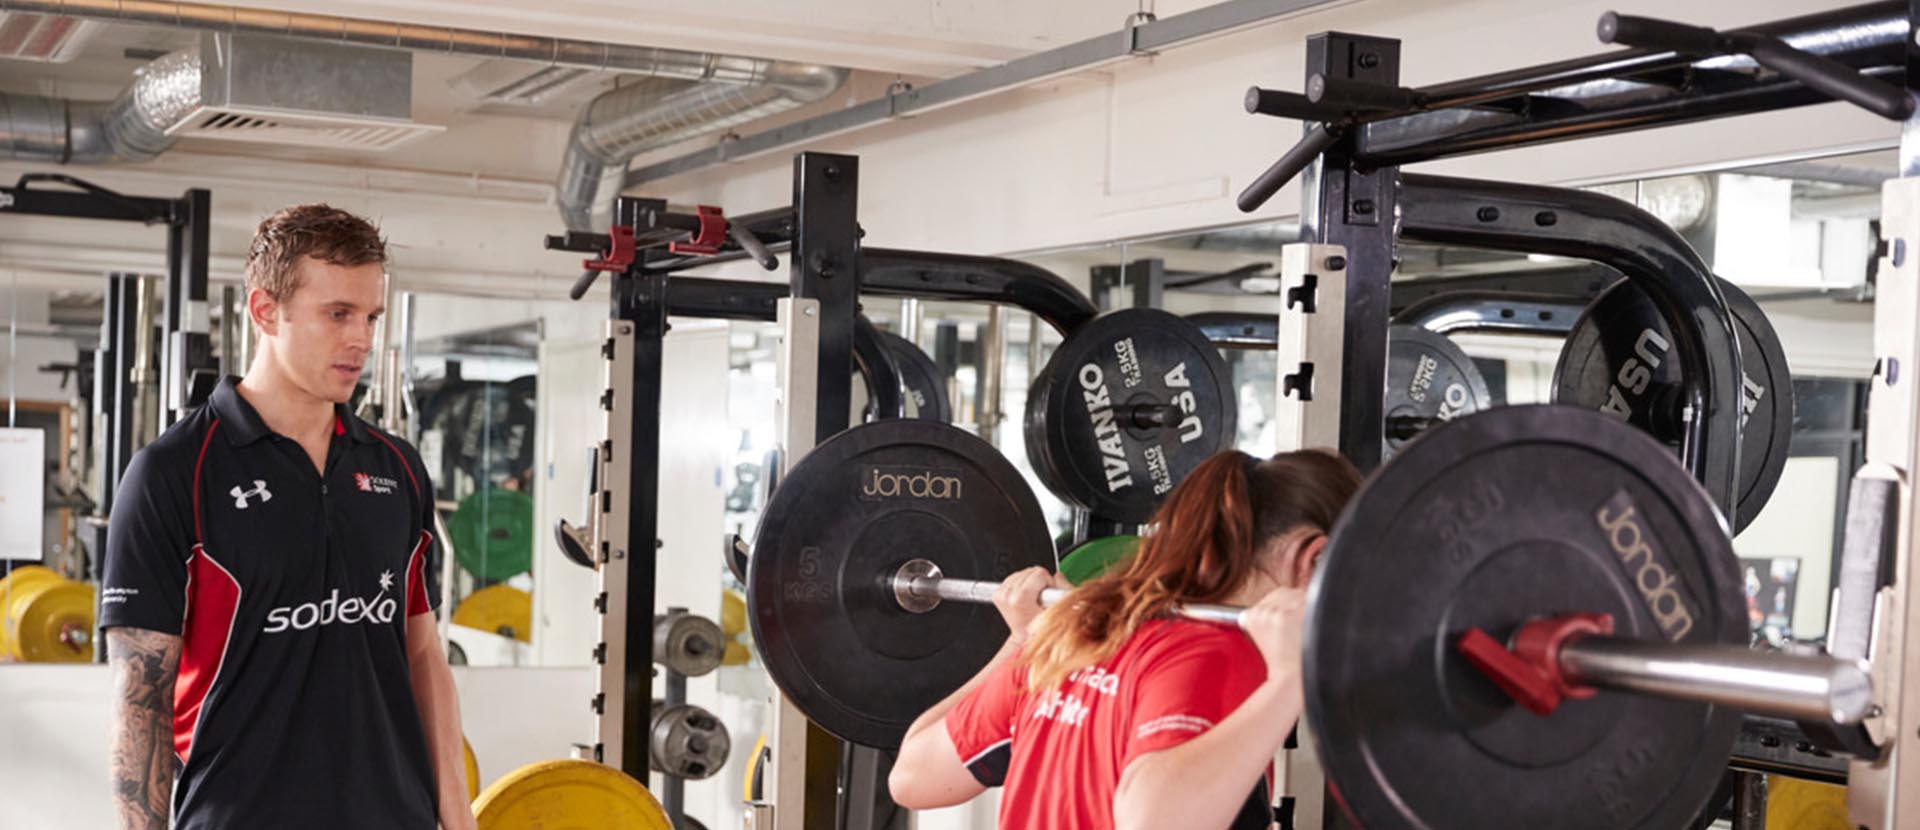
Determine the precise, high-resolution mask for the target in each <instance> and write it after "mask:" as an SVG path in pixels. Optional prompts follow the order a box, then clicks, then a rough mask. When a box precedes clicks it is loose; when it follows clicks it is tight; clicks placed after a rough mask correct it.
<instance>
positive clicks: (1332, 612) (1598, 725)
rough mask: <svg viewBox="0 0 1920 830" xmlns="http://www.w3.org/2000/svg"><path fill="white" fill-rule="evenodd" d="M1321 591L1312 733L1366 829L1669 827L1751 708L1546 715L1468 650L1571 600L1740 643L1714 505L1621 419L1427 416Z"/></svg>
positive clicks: (1634, 627) (1517, 410)
mask: <svg viewBox="0 0 1920 830" xmlns="http://www.w3.org/2000/svg"><path fill="white" fill-rule="evenodd" d="M1308 596H1309V605H1308V610H1307V618H1306V625H1305V628H1304V630H1303V633H1302V641H1303V643H1304V644H1305V648H1304V660H1305V676H1304V685H1305V696H1306V714H1307V721H1308V725H1309V731H1311V732H1312V734H1313V735H1314V736H1315V737H1316V739H1317V742H1318V749H1319V754H1320V758H1321V761H1322V763H1323V764H1324V766H1325V769H1326V770H1327V772H1328V775H1329V777H1330V778H1331V779H1332V781H1333V782H1334V785H1335V786H1336V788H1337V790H1338V792H1339V793H1340V799H1341V801H1342V803H1344V804H1345V805H1346V808H1347V809H1348V810H1349V811H1350V812H1351V813H1352V814H1353V818H1354V819H1355V820H1356V821H1357V822H1358V823H1359V824H1361V825H1362V826H1368V827H1421V828H1430V830H1441V828H1484V827H1552V828H1556V830H1582V829H1583V828H1594V829H1595V830H1597V829H1598V828H1608V829H1609V830H1619V829H1620V828H1649V829H1651V828H1661V830H1665V829H1666V828H1673V827H1680V826H1683V825H1685V824H1686V822H1687V821H1688V820H1690V819H1692V818H1693V817H1694V815H1695V814H1696V813H1697V812H1698V811H1699V810H1700V807H1701V805H1702V804H1703V803H1704V802H1705V801H1706V799H1707V797H1708V795H1709V794H1710V793H1712V792H1713V789H1714V786H1715V785H1716V784H1717V783H1718V782H1719V779H1720V773H1721V769H1722V767H1723V766H1724V759H1725V758H1726V757H1727V755H1728V753H1729V751H1730V750H1731V748H1732V745H1733V740H1734V736H1735V734H1736V732H1737V731H1738V729H1739V723H1740V716H1739V713H1737V712H1734V711H1732V710H1729V709H1726V708H1724V707H1714V706H1711V705H1707V704H1699V703H1686V702H1677V701H1670V700H1663V699H1660V698H1655V697H1649V696H1645V695H1634V694H1627V693H1620V692H1611V691H1601V692H1600V693H1599V694H1598V695H1596V696H1595V697H1593V698H1591V699H1586V700H1572V701H1568V702H1567V703H1565V704H1563V705H1562V706H1561V707H1560V709H1559V710H1558V711H1556V712H1555V713H1554V714H1552V715H1551V716H1548V717H1540V716H1536V715H1534V714H1532V713H1530V712H1528V711H1526V710H1525V709H1523V708H1521V707H1520V706H1518V705H1516V704H1514V703H1512V702H1511V700H1510V699H1509V698H1508V697H1507V696H1506V695H1505V694H1504V693H1502V692H1501V691H1500V690H1499V688H1498V687H1496V686H1495V685H1494V684H1493V683H1492V682H1491V681H1489V680H1487V679H1486V678H1485V677H1484V676H1483V675H1481V674H1480V673H1479V672H1478V671H1476V670H1475V669H1474V668H1473V667H1471V666H1470V665H1468V664H1467V662H1466V661H1465V660H1464V659H1463V658H1461V657H1460V656H1459V655H1458V652H1457V651H1456V649H1455V646H1456V641H1457V640H1458V639H1459V637H1460V636H1461V634H1463V633H1464V632H1465V631H1467V630H1468V629H1470V628H1474V627H1478V628H1481V629H1483V630H1485V631H1486V632H1487V633H1488V634H1490V635H1492V636H1493V637H1494V638H1496V639H1500V640H1502V641H1504V640H1505V638H1506V637H1508V636H1509V635H1510V634H1511V633H1512V632H1513V631H1514V629H1515V628H1516V627H1517V626H1518V625H1519V624H1520V623H1523V622H1525V621H1526V620H1528V619H1530V618H1534V617H1541V616H1547V615H1556V614H1563V613H1568V612H1599V613H1608V614H1612V615H1613V618H1614V621H1615V624H1616V631H1617V633H1618V635H1619V636H1625V637H1638V638H1647V639H1656V638H1657V639H1661V640H1667V641H1676V642H1683V643H1738V644H1742V645H1744V644H1745V643H1746V638H1747V629H1746V618H1745V606H1744V603H1743V601H1742V600H1743V598H1742V594H1741V589H1740V578H1739V573H1738V570H1737V568H1736V560H1735V558H1734V555H1733V551H1732V545H1731V543H1730V542H1729V540H1728V539H1727V536H1726V533H1725V531H1724V529H1723V527H1722V525H1721V523H1720V518H1719V514H1718V513H1717V512H1716V511H1715V510H1714V508H1713V506H1712V504H1711V502H1710V501H1709V500H1708V498H1707V496H1706V493H1705V491H1704V490H1702V489H1701V487H1700V486H1699V485H1698V484H1697V483H1696V482H1694V481H1693V480H1692V479H1691V478H1690V477H1689V476H1688V475H1687V473H1686V471H1685V470H1684V469H1682V468H1681V467H1680V465H1679V464H1678V462H1677V461H1676V460H1675V459H1674V457H1673V455H1672V454H1671V453H1670V452H1668V451H1667V450H1666V448H1664V447H1662V446H1661V445H1660V444H1659V443H1658V442H1656V441H1654V440H1653V439H1651V438H1649V437H1648V436H1646V435H1645V434H1644V433H1642V432H1640V431H1638V430H1634V429H1631V428H1629V427H1626V426H1623V425H1621V424H1620V423H1619V422H1618V421H1616V420H1614V419H1611V418H1609V417H1607V416H1605V415H1601V414H1599V413H1597V412H1593V411H1592V410H1587V409H1581V408H1575V407H1569V406H1510V407H1500V408H1496V409H1492V410H1488V411H1486V412H1482V413H1479V414H1476V415H1471V416H1466V417H1464V418H1461V419H1458V420H1455V421H1452V422H1449V423H1446V424H1442V425H1440V426H1438V427H1435V428H1433V429H1431V430H1428V432H1427V433H1426V434H1425V435H1423V436H1422V437H1421V439H1420V440H1419V441H1415V442H1412V443H1409V444H1408V445H1407V446H1406V447H1405V448H1403V449H1402V451H1401V452H1400V454H1399V455H1398V456H1397V457H1396V458H1395V459H1394V460H1393V462H1392V463H1390V464H1388V465H1387V466H1385V467H1384V468H1383V469H1382V470H1380V471H1379V472H1378V473H1377V474H1375V475H1374V476H1372V477H1371V478H1370V479H1368V481H1367V482H1366V484H1365V485H1364V486H1363V487H1362V488H1361V490H1360V492H1359V493H1358V494H1357V495H1356V496H1355V497H1354V500H1353V502H1352V503H1351V504H1350V505H1349V506H1348V508H1347V510H1346V512H1345V513H1344V514H1342V516H1341V519H1340V521H1339V522H1338V523H1337V524H1336V525H1335V527H1334V529H1333V532H1332V534H1331V538H1330V541H1329V543H1328V548H1327V553H1326V555H1325V560H1324V561H1323V562H1322V564H1321V566H1320V569H1319V571H1318V573H1317V574H1316V575H1315V577H1314V580H1313V583H1312V585H1311V587H1310V588H1309V593H1308Z"/></svg>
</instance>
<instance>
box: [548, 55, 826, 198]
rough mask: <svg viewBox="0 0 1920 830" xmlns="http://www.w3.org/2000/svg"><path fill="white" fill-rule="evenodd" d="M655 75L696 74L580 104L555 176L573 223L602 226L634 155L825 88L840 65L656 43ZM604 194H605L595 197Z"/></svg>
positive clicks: (809, 98) (805, 99)
mask: <svg viewBox="0 0 1920 830" xmlns="http://www.w3.org/2000/svg"><path fill="white" fill-rule="evenodd" d="M661 64H662V71H661V72H660V75H661V77H667V78H686V77H688V76H689V75H692V76H694V77H696V78H698V79H700V80H701V81H702V83H699V84H696V85H694V86H692V87H686V88H682V89H678V90H677V91H666V92H663V91H662V89H661V87H660V86H659V85H658V84H647V83H641V84H636V85H634V86H628V87H621V88H619V89H614V90H611V91H608V92H606V93H604V94H602V95H601V96H600V97H598V98H595V99H593V101H592V103H589V104H587V106H586V108H584V109H582V110H581V111H580V117H579V118H578V119H577V120H575V121H574V124H573V134H572V135H571V137H569V139H568V141H567V152H566V155H565V157H563V158H562V160H561V162H560V180H559V181H558V182H556V183H555V187H556V188H557V190H558V200H559V202H560V216H561V218H562V219H563V220H564V221H565V222H566V223H567V227H568V228H569V229H572V230H589V229H593V228H599V227H604V226H605V225H606V224H607V223H608V221H609V220H610V219H611V218H612V207H613V206H612V197H613V196H615V195H618V194H619V192H620V188H621V187H622V186H623V184H624V182H625V180H626V175H627V162H628V161H631V160H632V159H633V157H634V156H637V155H640V154H641V153H644V152H647V151H648V150H654V149H658V148H661V147H666V146H668V145H670V144H675V143H678V142H681V141H686V140H687V139H690V138H694V137H696V136H700V135H704V134H708V133H713V132H718V131H720V130H723V129H726V128H728V127H732V126H736V125H739V124H745V123H747V122H749V121H755V120H758V119H761V118H765V117H767V116H769V115H774V114H776V113H781V112H785V111H787V110H790V109H793V108H795V107H798V106H802V105H804V104H809V103H812V102H814V101H818V100H820V99H822V98H825V97H827V96H828V95H832V94H833V92H834V90H837V89H839V88H840V86H841V85H842V84H844V83H846V80H847V74H848V73H847V70H845V69H837V68H834V67H830V66H819V65H816V64H804V63H788V62H786V61H768V60H757V59H753V58H733V57H726V56H721V55H700V54H694V53H690V52H671V51H668V50H661ZM602 194H604V196H605V198H602Z"/></svg>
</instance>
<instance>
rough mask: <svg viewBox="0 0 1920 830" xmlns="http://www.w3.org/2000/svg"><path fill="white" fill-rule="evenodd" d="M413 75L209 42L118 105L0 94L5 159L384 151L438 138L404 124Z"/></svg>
mask: <svg viewBox="0 0 1920 830" xmlns="http://www.w3.org/2000/svg"><path fill="white" fill-rule="evenodd" d="M412 66H413V56H412V55H411V54H409V53H407V52H402V51H398V50H393V49H377V48H371V47H361V46H350V45H345V44H323V43H312V42H301V41H292V40H287V39H283V38H271V37H265V36H259V35H247V34H212V33H209V34H208V35H206V36H205V38H204V39H203V40H202V42H201V46H200V48H199V49H196V50H185V51H180V52H174V53H171V54H168V55H164V56H162V57H159V58H156V59H155V60H153V61H152V62H151V63H148V64H147V65H146V66H143V67H141V68H140V69H139V70H136V71H135V72H134V80H133V83H132V84H131V85H129V86H128V87H127V90H126V91H125V92H123V93H121V94H120V97H119V98H116V99H114V100H113V101H111V102H95V101H70V100H66V99H60V98H46V97H41V96H32V95H12V94H6V93H0V157H3V158H14V159H29V160H36V161H53V162H59V163H63V164H100V163H105V162H109V161H145V160H147V159H151V158H153V157H154V156H157V155H159V154H161V153H163V152H166V151H167V149H168V148H170V147H172V146H173V143H174V142H175V141H177V140H178V139H180V138H181V137H185V136H192V137H196V138H218V139H225V140H233V141H252V142H267V143H273V144H294V145H300V146H306V147H327V148H335V149H341V148H345V149H361V150H369V149H370V150H384V149H388V148H391V147H394V146H398V145H399V144H401V143H403V142H405V141H408V140H410V139H413V138H417V137H419V136H421V135H425V134H429V133H432V132H437V131H439V130H440V129H441V128H440V127H436V126H430V125H425V124H415V123H413V122H412V121H411V120H409V119H408V118H407V114H408V112H409V111H410V109H411V106H412V82H413V74H412V73H413V69H412Z"/></svg>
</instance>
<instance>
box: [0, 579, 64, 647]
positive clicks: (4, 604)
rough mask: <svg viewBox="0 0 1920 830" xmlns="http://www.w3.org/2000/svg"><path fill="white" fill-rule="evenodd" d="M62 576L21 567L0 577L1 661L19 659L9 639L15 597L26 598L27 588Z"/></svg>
mask: <svg viewBox="0 0 1920 830" xmlns="http://www.w3.org/2000/svg"><path fill="white" fill-rule="evenodd" d="M59 578H60V575H59V574H57V573H54V572H53V570H52V569H50V568H46V567H42V566H40V565H21V566H20V567H18V568H14V569H13V570H11V571H8V572H7V573H6V575H5V576H0V660H12V659H18V658H16V657H14V656H13V645H12V643H11V641H10V640H9V639H8V637H7V629H8V628H9V627H10V626H8V625H7V624H6V620H7V618H9V617H11V616H12V615H13V612H12V608H13V597H14V595H16V594H19V595H21V596H25V595H26V592H27V587H28V586H30V585H33V584H35V583H36V582H39V581H41V580H45V579H56V580H57V579H59Z"/></svg>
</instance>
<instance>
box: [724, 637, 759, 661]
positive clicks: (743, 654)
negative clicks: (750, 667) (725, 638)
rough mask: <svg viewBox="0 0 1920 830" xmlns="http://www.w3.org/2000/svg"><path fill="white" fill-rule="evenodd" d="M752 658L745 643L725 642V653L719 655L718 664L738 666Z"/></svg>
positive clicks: (751, 653)
mask: <svg viewBox="0 0 1920 830" xmlns="http://www.w3.org/2000/svg"><path fill="white" fill-rule="evenodd" d="M752 659H753V652H752V651H750V650H748V648H747V644H746V643H741V642H731V643H728V644H727V651H726V653H725V654H722V655H721V656H720V665H722V666H738V665H741V664H743V663H745V662H747V661H748V660H752Z"/></svg>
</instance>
